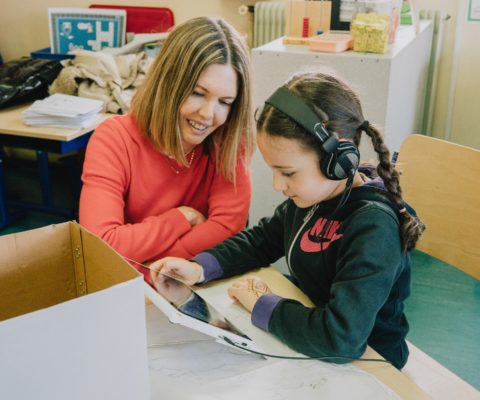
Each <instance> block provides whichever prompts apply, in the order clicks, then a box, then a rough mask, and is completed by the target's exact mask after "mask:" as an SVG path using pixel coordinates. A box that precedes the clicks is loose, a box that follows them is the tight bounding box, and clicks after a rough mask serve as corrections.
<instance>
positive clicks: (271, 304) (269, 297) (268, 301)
mask: <svg viewBox="0 0 480 400" xmlns="http://www.w3.org/2000/svg"><path fill="white" fill-rule="evenodd" d="M282 300H283V298H282V297H280V296H277V295H276V294H271V293H270V294H264V295H263V296H260V298H259V299H258V300H257V302H256V303H255V306H254V307H253V311H252V324H253V325H255V326H256V327H257V328H260V329H263V330H264V331H267V332H268V323H269V322H270V318H271V317H272V313H273V310H274V309H275V307H276V306H277V304H278V303H280V302H281V301H282Z"/></svg>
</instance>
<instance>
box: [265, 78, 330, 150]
mask: <svg viewBox="0 0 480 400" xmlns="http://www.w3.org/2000/svg"><path fill="white" fill-rule="evenodd" d="M265 103H267V104H270V105H271V106H273V107H275V108H276V109H277V110H279V111H281V112H282V113H283V114H285V115H286V116H288V117H289V118H291V119H292V120H294V121H295V122H296V123H297V124H299V125H300V126H302V127H303V128H304V129H306V130H307V131H308V132H309V133H310V134H312V135H313V136H314V137H316V138H317V139H318V140H319V141H320V143H322V145H323V148H324V150H325V151H326V152H327V153H331V152H333V151H335V149H336V148H337V147H338V140H337V138H336V137H334V136H333V135H331V134H330V133H329V132H328V131H327V130H326V129H325V127H324V126H323V122H322V121H321V120H320V118H319V117H318V115H317V114H316V113H314V112H313V110H312V109H311V108H310V107H308V106H307V105H306V104H305V102H304V101H303V100H302V99H300V98H299V97H298V96H297V95H295V94H294V93H292V92H291V91H290V90H289V89H288V88H286V87H285V86H281V87H280V88H278V89H277V90H276V91H275V92H274V93H273V94H272V95H271V96H270V97H269V98H268V99H267V100H266V101H265Z"/></svg>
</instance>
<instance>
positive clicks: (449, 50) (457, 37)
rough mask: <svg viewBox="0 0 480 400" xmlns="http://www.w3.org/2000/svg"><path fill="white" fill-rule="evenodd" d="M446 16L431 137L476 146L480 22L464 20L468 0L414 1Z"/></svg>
mask: <svg viewBox="0 0 480 400" xmlns="http://www.w3.org/2000/svg"><path fill="white" fill-rule="evenodd" d="M417 2H418V7H419V9H422V8H423V9H437V10H443V11H445V12H446V13H448V14H449V15H450V17H451V18H450V19H449V20H448V21H447V22H446V23H445V37H444V46H443V52H442V57H441V59H440V68H439V76H438V87H437V96H436V99H435V113H434V122H433V136H435V137H438V138H442V139H447V140H451V141H453V142H455V143H459V144H463V145H465V146H471V147H474V148H477V149H480V128H479V124H478V120H479V117H478V112H479V110H480V96H479V93H480V77H479V73H478V71H480V51H479V49H480V47H479V44H478V38H479V37H480V23H478V22H477V23H472V22H468V21H467V15H466V11H467V7H468V4H469V0H417Z"/></svg>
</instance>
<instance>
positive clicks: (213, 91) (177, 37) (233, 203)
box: [80, 17, 254, 272]
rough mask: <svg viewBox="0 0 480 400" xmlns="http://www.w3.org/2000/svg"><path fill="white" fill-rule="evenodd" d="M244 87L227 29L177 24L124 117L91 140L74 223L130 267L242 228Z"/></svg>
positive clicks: (191, 250) (185, 253)
mask: <svg viewBox="0 0 480 400" xmlns="http://www.w3.org/2000/svg"><path fill="white" fill-rule="evenodd" d="M250 86H251V77H250V60H249V56H248V52H247V49H246V47H245V45H244V43H243V41H242V39H241V38H240V36H239V34H238V33H237V32H236V31H235V30H234V29H233V28H232V27H231V26H230V25H229V24H228V23H227V22H225V21H224V20H223V19H220V18H207V17H202V18H195V19H192V20H189V21H187V22H185V23H183V24H181V25H179V26H178V27H176V28H175V29H174V30H173V31H172V32H171V33H170V34H169V36H168V38H167V40H166V41H165V43H164V45H163V47H162V49H161V51H160V53H159V55H158V56H157V58H156V60H155V61H154V63H153V64H152V66H151V67H150V70H149V72H148V74H147V77H146V80H145V82H144V84H143V85H142V87H141V88H139V90H138V92H137V94H136V96H135V97H134V99H133V102H132V108H131V110H130V113H129V114H128V115H125V116H115V117H112V118H109V119H108V120H106V121H105V122H104V123H102V124H101V125H100V126H99V127H98V128H97V129H96V130H95V133H94V134H93V135H92V138H91V139H90V142H89V144H88V147H87V152H86V157H85V163H84V167H83V175H82V180H83V188H82V192H81V197H80V223H81V224H82V225H83V226H84V227H86V228H87V229H89V230H90V231H92V232H93V233H95V234H97V235H98V236H100V237H101V238H102V239H104V240H105V241H106V242H107V243H109V244H110V245H111V246H112V247H113V248H114V249H115V250H117V251H118V252H119V253H120V254H121V255H122V256H124V257H126V258H127V259H130V260H131V261H134V262H136V263H142V262H145V261H147V260H152V259H158V258H160V257H163V256H166V255H174V256H179V257H191V256H193V255H195V254H197V253H198V252H200V251H202V250H204V249H206V248H209V247H211V246H213V245H215V244H216V243H218V242H221V241H222V240H224V239H226V238H227V237H228V236H230V235H232V234H234V233H236V232H238V231H240V230H241V229H242V228H244V227H245V224H246V221H247V214H248V209H249V205H250V193H251V189H250V176H249V172H248V162H249V158H250V156H251V154H252V151H253V146H254V139H253V130H252V126H253V124H252V121H251V115H252V113H251V93H250ZM141 270H142V269H141ZM142 272H145V271H142Z"/></svg>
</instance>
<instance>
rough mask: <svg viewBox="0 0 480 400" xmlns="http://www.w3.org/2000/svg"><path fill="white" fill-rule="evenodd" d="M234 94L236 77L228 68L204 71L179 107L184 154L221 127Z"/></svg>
mask: <svg viewBox="0 0 480 400" xmlns="http://www.w3.org/2000/svg"><path fill="white" fill-rule="evenodd" d="M237 92H238V79H237V74H236V72H235V70H234V69H233V68H232V66H231V65H223V64H212V65H210V66H208V67H207V68H205V70H204V71H203V72H202V73H201V74H200V77H199V78H198V81H197V84H196V85H195V88H194V90H193V92H192V94H190V95H189V96H188V97H187V98H186V99H185V101H184V102H183V104H182V105H181V107H180V131H181V133H182V142H183V147H184V151H185V152H190V151H191V150H192V149H193V148H194V147H195V146H196V145H198V144H200V143H202V142H203V141H204V140H205V139H206V138H207V137H208V135H210V134H211V133H212V132H213V131H215V129H217V128H218V127H219V126H221V125H222V124H224V123H225V121H226V120H227V118H228V114H229V113H230V110H231V108H232V104H233V102H234V101H235V98H236V97H237Z"/></svg>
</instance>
